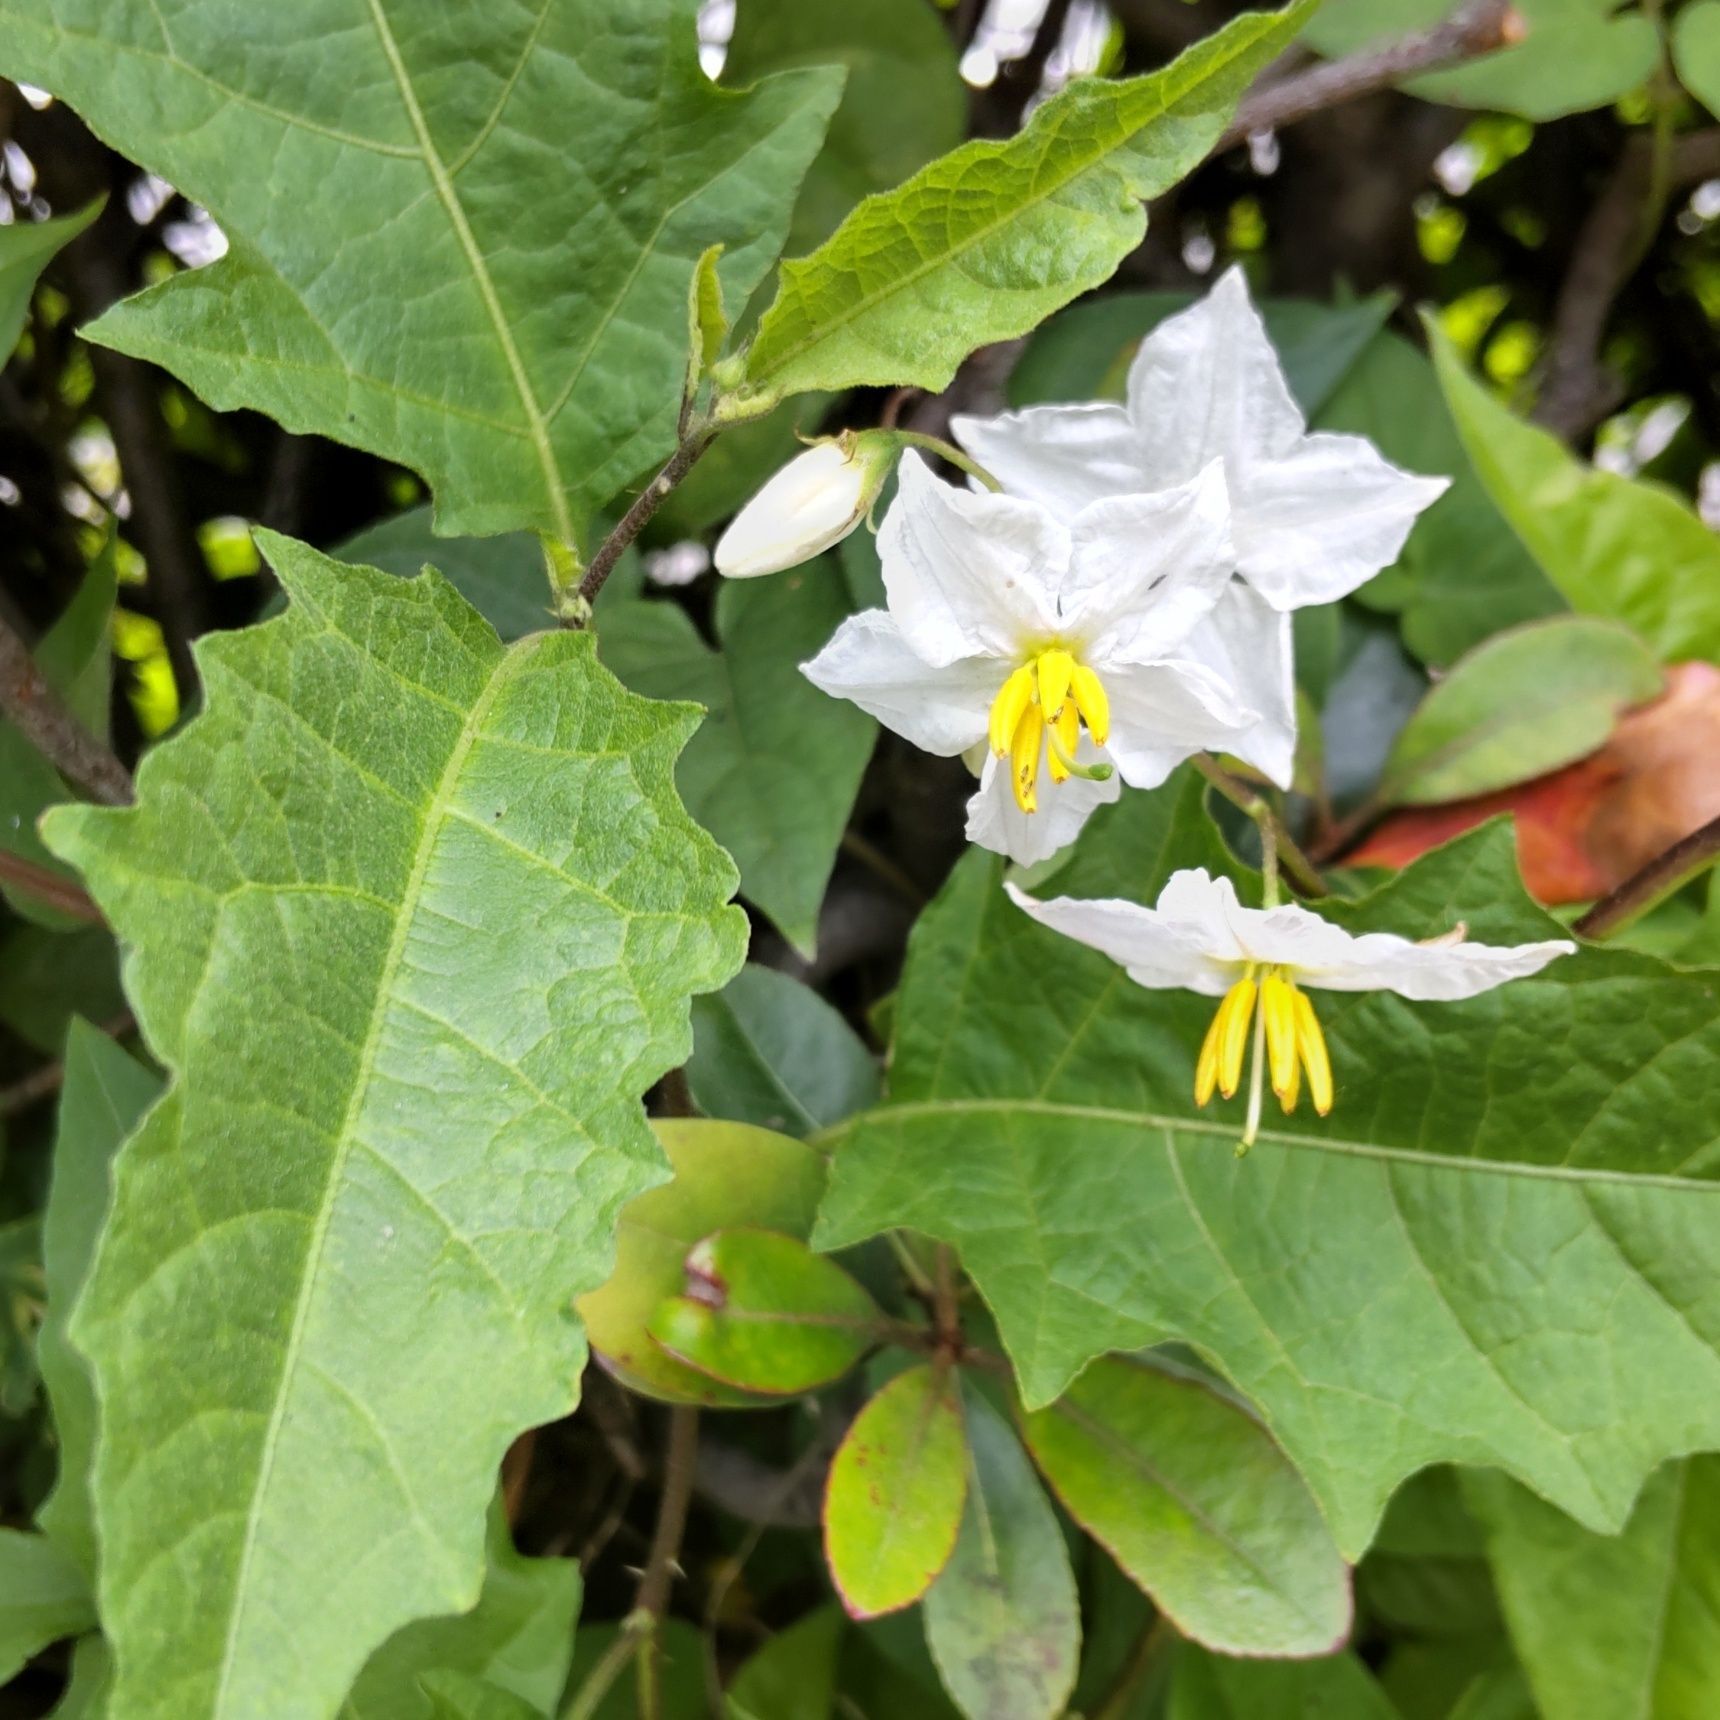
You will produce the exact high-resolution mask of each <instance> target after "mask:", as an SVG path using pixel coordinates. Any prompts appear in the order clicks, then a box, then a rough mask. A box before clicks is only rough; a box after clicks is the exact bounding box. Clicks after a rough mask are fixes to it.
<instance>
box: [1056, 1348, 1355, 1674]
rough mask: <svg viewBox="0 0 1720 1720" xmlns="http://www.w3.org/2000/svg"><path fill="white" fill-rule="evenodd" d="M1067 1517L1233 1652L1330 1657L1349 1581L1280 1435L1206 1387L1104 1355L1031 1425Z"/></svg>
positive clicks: (1163, 1602) (1170, 1613) (1172, 1612)
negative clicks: (1274, 1435) (1281, 1446)
mask: <svg viewBox="0 0 1720 1720" xmlns="http://www.w3.org/2000/svg"><path fill="white" fill-rule="evenodd" d="M1026 1430H1027V1443H1028V1445H1029V1447H1030V1448H1031V1449H1032V1452H1033V1455H1034V1458H1035V1459H1036V1461H1037V1462H1038V1464H1039V1467H1040V1468H1041V1469H1042V1470H1044V1472H1045V1476H1046V1479H1047V1480H1048V1481H1050V1483H1051V1485H1052V1486H1053V1487H1054V1488H1056V1490H1057V1496H1058V1497H1059V1498H1060V1499H1061V1500H1062V1501H1063V1504H1064V1506H1065V1508H1066V1509H1067V1510H1068V1512H1069V1514H1070V1515H1071V1516H1072V1517H1073V1518H1074V1519H1075V1520H1076V1521H1077V1522H1078V1523H1079V1524H1081V1526H1082V1527H1083V1528H1084V1529H1086V1530H1087V1532H1088V1533H1089V1534H1090V1535H1092V1536H1093V1538H1094V1539H1095V1540H1096V1541H1098V1542H1099V1543H1100V1544H1101V1545H1102V1546H1104V1547H1106V1548H1108V1549H1109V1550H1110V1552H1111V1554H1112V1556H1113V1557H1114V1558H1115V1559H1116V1560H1117V1562H1118V1563H1119V1564H1120V1565H1121V1566H1122V1567H1123V1569H1124V1570H1125V1571H1127V1572H1128V1573H1129V1575H1130V1576H1131V1577H1133V1578H1134V1580H1135V1581H1136V1582H1137V1583H1139V1584H1140V1585H1141V1587H1142V1588H1143V1589H1145V1590H1146V1591H1147V1593H1148V1594H1150V1595H1151V1596H1152V1598H1153V1601H1154V1603H1155V1604H1156V1605H1157V1606H1158V1607H1159V1609H1160V1610H1161V1611H1162V1612H1163V1613H1164V1614H1165V1615H1166V1616H1167V1617H1169V1618H1170V1619H1171V1621H1172V1622H1173V1623H1174V1624H1175V1625H1176V1627H1177V1629H1178V1630H1179V1631H1180V1632H1181V1633H1182V1634H1183V1635H1184V1636H1187V1637H1191V1638H1192V1639H1193V1640H1195V1641H1196V1642H1202V1643H1205V1644H1206V1646H1207V1647H1209V1648H1215V1649H1218V1650H1220V1651H1221V1652H1223V1653H1226V1654H1249V1655H1275V1656H1309V1655H1322V1654H1330V1653H1332V1651H1333V1650H1334V1649H1335V1648H1337V1647H1338V1646H1339V1645H1340V1644H1342V1642H1343V1640H1344V1638H1345V1636H1346V1635H1347V1634H1348V1632H1349V1628H1350V1616H1351V1604H1350V1574H1349V1571H1348V1570H1347V1569H1346V1568H1345V1566H1344V1561H1343V1559H1342V1558H1341V1557H1340V1556H1339V1554H1338V1549H1337V1548H1336V1547H1335V1546H1334V1545H1333V1544H1332V1534H1331V1531H1330V1530H1329V1529H1328V1528H1327V1527H1326V1525H1325V1523H1324V1521H1323V1520H1322V1519H1321V1516H1320V1508H1319V1507H1318V1506H1317V1505H1316V1504H1315V1503H1314V1500H1313V1497H1312V1496H1311V1495H1310V1494H1309V1492H1308V1489H1307V1487H1306V1486H1305V1485H1304V1484H1303V1481H1302V1478H1301V1477H1300V1476H1299V1475H1298V1474H1297V1473H1296V1471H1295V1469H1294V1467H1293V1466H1292V1465H1291V1463H1290V1460H1289V1459H1288V1458H1287V1457H1286V1456H1285V1455H1284V1453H1283V1452H1282V1451H1280V1450H1279V1449H1278V1447H1277V1445H1275V1444H1274V1443H1273V1440H1272V1436H1271V1435H1270V1434H1269V1433H1268V1432H1267V1431H1266V1430H1265V1428H1263V1427H1262V1426H1261V1425H1260V1424H1259V1423H1258V1422H1257V1421H1255V1420H1254V1418H1253V1417H1252V1416H1251V1415H1249V1414H1248V1413H1247V1411H1246V1410H1244V1409H1243V1408H1242V1407H1241V1406H1240V1405H1238V1404H1236V1403H1234V1402H1232V1401H1231V1400H1229V1399H1227V1398H1225V1397H1223V1396H1221V1395H1220V1394H1219V1393H1218V1392H1217V1391H1215V1390H1213V1389H1212V1388H1211V1387H1210V1386H1208V1385H1206V1384H1205V1383H1204V1382H1203V1381H1200V1380H1197V1379H1193V1378H1185V1377H1183V1376H1181V1375H1177V1374H1172V1373H1170V1372H1167V1371H1164V1370H1162V1369H1160V1368H1156V1367H1152V1366H1148V1365H1146V1364H1144V1363H1140V1362H1133V1361H1128V1360H1125V1359H1124V1358H1122V1357H1120V1356H1109V1357H1105V1358H1103V1359H1102V1360H1100V1361H1097V1362H1095V1363H1094V1364H1093V1365H1092V1366H1091V1367H1090V1368H1088V1369H1087V1371H1086V1372H1085V1373H1084V1374H1082V1376H1081V1377H1080V1379H1078V1380H1077V1381H1076V1382H1075V1384H1074V1385H1073V1386H1072V1387H1071V1388H1070V1389H1069V1391H1068V1392H1067V1394H1065V1396H1063V1397H1061V1398H1059V1399H1058V1400H1057V1402H1056V1403H1054V1404H1052V1405H1051V1406H1050V1407H1049V1408H1048V1409H1043V1410H1040V1411H1039V1412H1037V1413H1036V1414H1033V1415H1030V1416H1028V1417H1027V1419H1026Z"/></svg>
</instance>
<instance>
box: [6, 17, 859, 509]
mask: <svg viewBox="0 0 1720 1720" xmlns="http://www.w3.org/2000/svg"><path fill="white" fill-rule="evenodd" d="M695 11H696V0H538V3H535V4H527V3H525V0H497V3H496V4H494V5H483V6H461V7H456V8H450V7H449V6H447V5H446V4H445V3H444V0H303V3H301V4H298V5H294V6H263V7H249V8H247V9H246V11H245V18H244V28H243V32H242V33H241V34H236V26H235V22H234V13H233V9H232V6H231V4H230V3H229V0H118V3H116V4H110V5H105V6H103V7H102V8H101V9H100V20H99V24H98V25H97V26H96V27H94V28H92V27H91V26H92V21H93V20H92V17H91V13H90V8H89V6H88V4H87V3H86V0H0V70H3V71H4V72H6V73H7V74H8V75H10V76H12V77H18V78H25V79H28V80H29V81H30V82H31V83H35V84H40V85H41V86H42V87H43V88H45V89H49V90H52V91H53V92H54V93H55V94H56V95H58V96H61V97H63V98H64V99H65V100H66V101H68V102H70V103H71V105H72V106H73V107H75V108H76V109H77V110H78V111H79V113H81V114H82V115H83V116H84V117H85V118H86V119H87V120H88V121H89V123H90V125H91V126H92V127H93V128H94V130H95V131H96V132H97V133H98V134H100V135H101V136H102V137H104V138H105V139H107V141H108V142H110V143H112V144H113V145H114V146H115V147H116V148H117V149H118V150H119V151H120V152H121V154H123V155H126V156H128V157H129V158H130V159H132V160H134V161H137V162H140V163H142V164H143V165H144V166H146V167H149V168H151V169H153V170H154V171H155V172H157V173H160V174H161V175H162V176H163V177H164V178H166V179H169V180H171V181H172V183H173V184H174V185H176V186H178V187H179V189H180V190H182V191H184V192H185V193H186V194H187V195H188V196H190V197H193V198H195V199H196V200H197V201H198V202H199V203H201V204H203V205H205V206H206V207H207V208H208V209H209V210H210V211H211V212H212V213H213V214H214V216H215V217H216V219H217V220H218V221H219V222H220V224H221V227H222V230H223V231H224V232H225V233H226V234H227V236H228V238H229V240H230V242H231V249H230V250H229V251H228V253H227V255H226V256H225V257H223V258H222V259H221V260H220V261H219V262H217V263H214V264H212V265H210V266H209V267H207V268H204V269H199V270H196V271H193V272H191V273H188V274H184V275H180V276H178V277H176V278H174V279H172V280H169V281H168V282H166V283H165V284H164V285H162V286H159V287H156V288H154V289H152V290H151V291H149V292H148V293H145V294H144V295H142V296H141V297H140V298H137V299H133V300H129V301H127V302H126V303H124V304H122V305H120V306H118V307H117V308H116V309H115V310H113V311H110V312H109V313H108V314H107V315H106V316H105V317H103V318H102V319H101V320H100V321H99V322H98V323H97V324H96V325H95V327H94V328H93V330H92V331H91V332H92V333H93V335H94V337H95V338H96V339H98V340H102V341H105V342H107V343H108V344H110V345H113V346H117V347H119V348H121V349H122V350H123V351H126V352H132V353H136V354H138V355H139V356H141V357H144V358H149V359H153V360H155V361H156V362H158V363H160V364H163V365H165V366H166V367H167V368H168V369H170V370H172V371H174V372H175V373H176V374H177V375H179V376H181V377H183V378H184V379H185V380H186V381H187V382H188V383H189V384H190V385H191V386H192V387H193V388H194V389H196V390H197V392H198V393H199V394H201V395H202V396H203V397H204V398H205V399H207V400H208V401H209V402H210V403H211V404H212V405H215V406H217V407H220V408H222V409H223V410H225V409H228V408H232V407H238V406H250V407H255V408H257V409H258V410H260V411H264V412H267V413H269V414H270V415H271V416H272V417H275V418H277V419H279V420H280V422H281V423H283V424H285V425H287V426H288V427H289V428H291V429H294V430H300V431H316V432H319V433H321V434H323V435H327V436H333V437H334V438H335V439H336V440H338V441H342V442H349V443H352V444H354V445H356V446H358V447H361V448H367V449H369V450H370V451H371V452H373V453H376V454H381V455H383V456H385V457H386V458H388V459H393V460H399V461H402V462H403V463H405V464H406V465H409V466H411V467H413V468H414V469H415V470H416V471H419V472H421V473H422V474H423V475H424V476H425V477H426V478H427V479H428V480H429V482H430V485H431V488H432V489H433V491H434V492H435V495H436V505H437V509H438V525H439V526H440V527H441V529H442V530H444V531H446V532H449V533H451V534H453V533H461V532H469V533H472V534H474V535H483V534H485V533H489V532H496V531H506V530H509V529H512V528H515V527H533V528H537V529H540V530H545V531H549V532H551V533H553V534H554V535H555V536H557V537H558V538H560V539H563V540H564V541H568V542H573V541H575V539H576V537H577V534H578V530H579V526H580V522H581V520H582V518H583V517H584V516H585V515H587V514H589V513H590V512H591V510H592V509H593V508H594V507H596V506H597V505H598V504H600V503H601V502H602V501H604V500H605V499H606V498H607V497H608V496H609V495H611V494H613V493H614V492H615V491H616V490H617V489H619V488H620V487H621V486H622V485H623V484H625V483H626V482H627V481H628V480H629V479H630V478H632V477H634V476H635V475H636V474H637V473H638V472H640V471H641V470H643V469H645V468H646V467H648V466H649V465H651V464H652V463H653V462H654V461H655V460H657V459H658V458H660V457H661V456H662V455H663V454H664V453H665V452H666V451H667V450H668V449H669V448H671V447H672V446H673V445H674V441H675V418H676V412H677V408H678V406H679V403H680V395H681V384H682V380H683V377H684V375H685V371H686V359H687V288H688V284H689V282H690V281H691V279H692V274H693V267H694V264H695V262H696V261H697V259H698V257H699V255H700V253H701V252H702V251H703V250H704V249H705V248H706V246H708V245H711V244H715V243H719V242H720V243H722V244H723V245H724V246H725V247H726V248H725V250H724V252H723V258H722V262H721V265H720V272H721V275H722V280H723V286H724V289H725V291H726V292H728V293H729V295H730V296H731V298H732V299H733V300H734V301H736V302H738V301H740V300H743V299H744V298H745V297H746V295H747V294H748V293H749V292H750V291H751V290H752V288H753V287H754V286H755V285H756V284H757V282H758V281H759V279H760V278H761V277H762V276H763V274H764V272H765V270H766V269H768V268H769V267H770V265H771V263H772V262H773V261H774V260H775V257H776V253H777V250H778V247H779V245H780V243H781V239H782V235H783V233H784V231H785V229H786V227H787V223H788V217H789V212H790V210H791V209H792V207H793V204H794V196H795V192H796V189H797V188H798V186H799V183H800V177H801V174H802V172H803V171H804V170H805V167H806V165H807V163H808V162H809V161H810V160H811V159H812V157H813V155H814V154H815V153H816V151H817V148H818V145H819V142H820V140H821V138H822V137H823V134H824V126H825V122H826V121H827V119H828V118H829V115H830V113H831V111H832V109H833V108H834V107H835V105H836V101H837V98H838V96H839V94H840V88H841V74H840V72H836V71H810V72H796V73H790V74H785V75H783V76H781V77H777V78H772V79H769V80H768V81H767V82H765V83H764V84H763V85H761V86H760V87H759V88H758V89H757V90H755V91H752V92H750V93H748V94H745V95H737V94H731V93H729V92H727V91H723V90H718V89H716V88H715V87H714V86H713V85H712V84H711V83H710V82H709V80H708V79H707V78H706V77H705V75H704V73H703V72H702V71H701V70H700V68H699V62H698V56H697V44H696V39H695V36H694V29H693V19H694V14H695ZM313 192H314V195H313Z"/></svg>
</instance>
